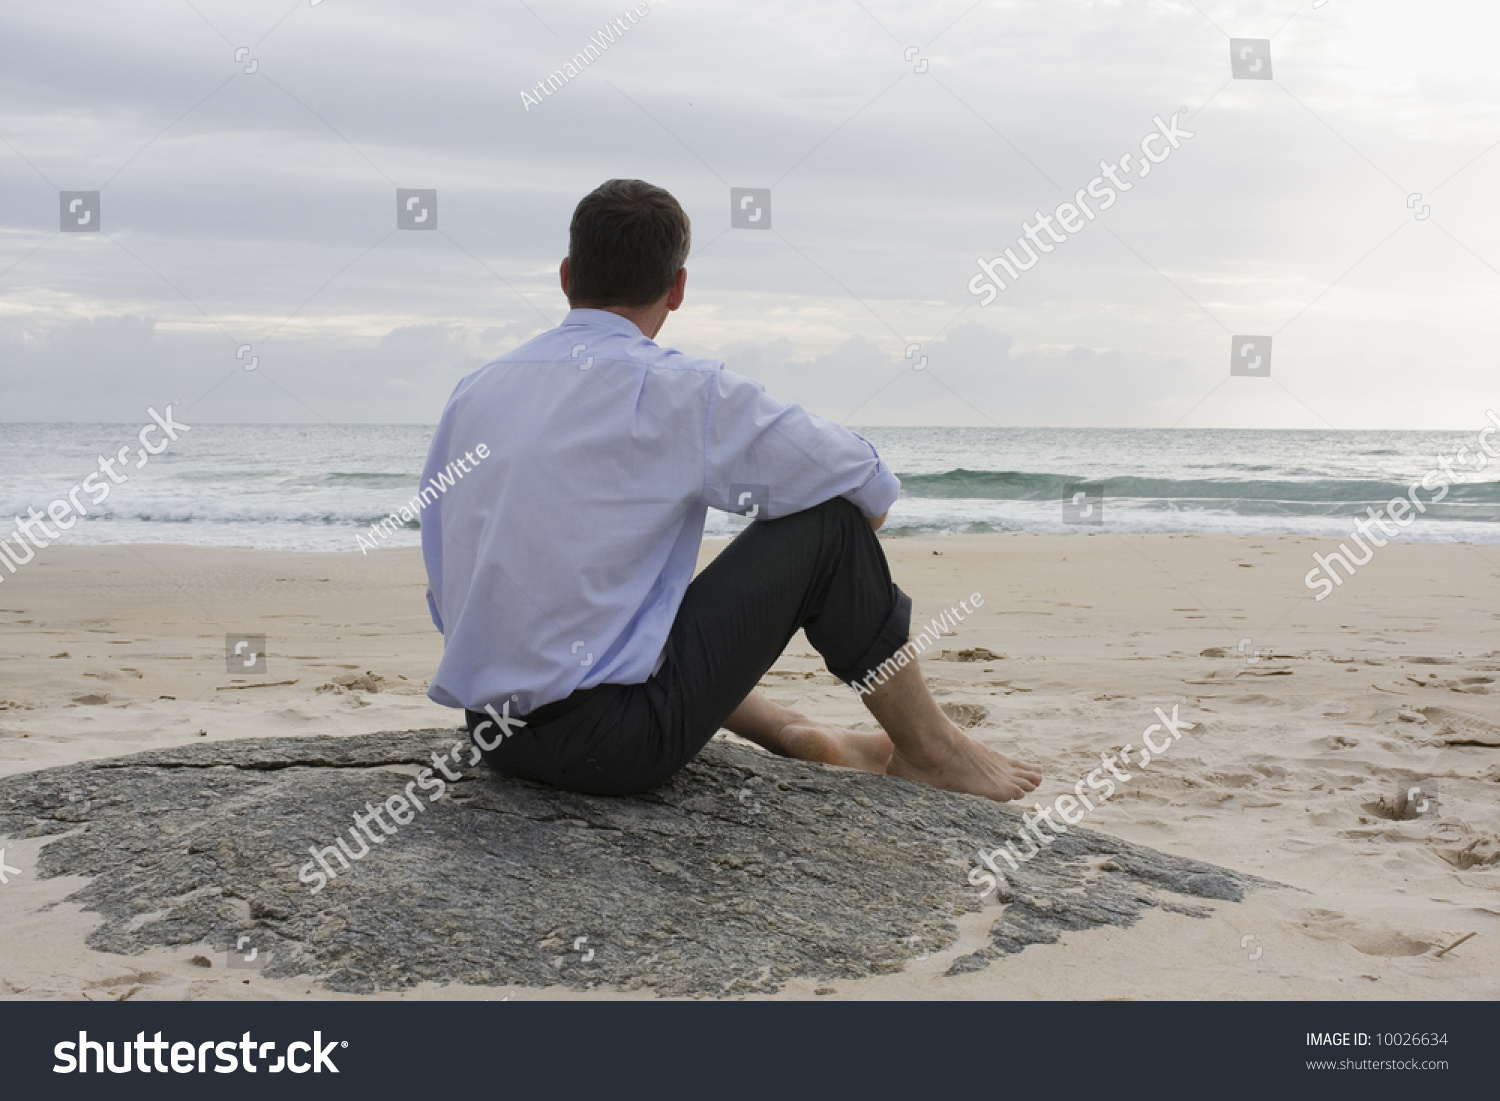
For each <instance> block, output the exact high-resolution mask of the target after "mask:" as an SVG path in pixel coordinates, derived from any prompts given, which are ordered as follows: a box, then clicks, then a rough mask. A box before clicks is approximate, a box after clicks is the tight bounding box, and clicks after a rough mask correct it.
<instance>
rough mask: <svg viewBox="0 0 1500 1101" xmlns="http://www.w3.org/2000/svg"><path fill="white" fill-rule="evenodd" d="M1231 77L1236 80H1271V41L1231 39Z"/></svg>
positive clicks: (1262, 39)
mask: <svg viewBox="0 0 1500 1101" xmlns="http://www.w3.org/2000/svg"><path fill="white" fill-rule="evenodd" d="M1229 75H1230V76H1232V77H1233V78H1234V79H1235V80H1270V79H1271V40H1270V39H1269V38H1231V39H1230V40H1229Z"/></svg>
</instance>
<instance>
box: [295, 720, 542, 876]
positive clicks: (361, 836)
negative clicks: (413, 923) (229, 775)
mask: <svg viewBox="0 0 1500 1101" xmlns="http://www.w3.org/2000/svg"><path fill="white" fill-rule="evenodd" d="M484 709H485V711H486V712H487V713H488V714H489V716H490V717H489V718H488V719H486V720H485V721H484V722H482V723H480V724H479V725H478V726H476V727H475V728H474V732H473V735H472V740H471V741H470V742H469V743H467V744H466V743H464V742H462V741H456V742H454V743H453V745H452V747H451V748H449V750H448V752H447V753H438V752H436V751H434V752H433V754H432V768H424V769H423V770H422V771H421V772H419V773H417V777H416V779H414V780H409V781H407V783H406V787H405V788H404V789H403V790H402V791H400V792H397V793H395V794H393V795H391V796H390V797H389V798H387V799H386V800H385V801H384V802H382V803H381V804H380V805H379V806H376V805H375V804H373V803H366V804H365V813H364V814H360V813H359V812H358V811H355V812H354V825H352V826H350V827H349V836H350V838H351V839H352V840H353V841H354V844H355V845H357V846H358V847H359V851H358V852H355V851H354V846H351V845H349V844H347V843H346V842H345V841H344V838H343V835H342V834H340V835H339V836H337V837H335V838H334V841H335V842H337V845H338V847H337V848H335V847H334V846H333V845H327V846H325V847H323V848H321V849H319V848H318V847H317V846H316V845H309V846H308V847H307V851H308V853H310V854H311V855H312V859H311V860H309V861H308V862H307V863H306V864H304V865H302V867H301V868H299V869H298V871H297V878H298V879H299V880H301V881H302V882H303V883H306V884H307V886H308V889H309V890H310V891H311V892H312V893H313V894H317V893H318V892H319V891H321V890H323V888H324V887H327V886H328V881H329V880H331V879H337V878H338V877H339V876H338V872H336V871H334V869H333V865H332V864H331V863H330V862H329V857H332V858H333V859H334V860H337V861H338V863H339V870H340V871H345V872H347V871H349V869H350V867H351V866H352V865H351V861H359V860H363V859H364V858H365V857H367V856H369V855H370V852H371V846H376V845H384V844H385V841H386V838H387V837H394V836H395V835H396V834H397V833H399V832H400V828H401V827H402V826H409V825H411V823H412V822H413V821H415V820H416V817H417V815H419V814H425V813H426V812H427V807H426V806H425V805H424V804H423V802H422V800H423V798H424V797H425V798H426V800H427V803H436V802H437V801H438V800H439V799H441V798H442V797H443V795H444V794H445V793H446V792H447V790H448V785H449V784H451V783H456V782H457V781H459V780H462V779H463V773H462V772H460V771H457V770H455V769H452V768H450V767H448V766H449V763H450V762H452V763H454V764H457V763H458V760H459V754H460V753H462V752H463V750H464V749H465V748H466V745H467V748H468V750H469V763H468V767H469V768H473V767H474V766H475V765H477V764H478V763H479V760H480V750H484V751H485V752H488V751H490V750H492V749H494V748H495V747H496V746H498V745H499V744H500V743H501V742H502V741H504V740H505V739H506V738H508V737H510V736H511V735H512V734H514V733H515V732H516V730H517V729H519V728H520V727H523V726H525V725H526V723H525V722H524V721H522V720H521V719H518V718H515V717H513V716H512V715H511V713H510V701H509V700H506V701H505V704H504V706H503V707H502V708H501V709H500V710H499V711H498V712H497V711H496V710H495V708H494V705H493V704H485V706H484ZM492 726H493V727H496V728H497V731H498V732H497V733H496V734H495V735H494V736H493V737H492V738H488V739H487V738H486V737H485V731H486V730H487V729H488V728H489V727H492ZM476 743H477V744H476ZM434 771H436V772H439V773H441V774H442V778H441V779H439V778H438V776H436V775H434ZM417 788H421V789H422V792H423V793H424V795H419V794H418V793H417V791H416V789H417ZM427 792H431V793H432V794H430V795H425V793H427ZM382 812H384V813H382ZM387 814H388V815H390V818H391V824H388V823H387V822H386V820H385V815H387ZM372 822H373V823H375V824H376V825H378V826H379V827H380V832H379V833H376V832H375V831H374V830H373V829H371V828H370V824H371V823H372Z"/></svg>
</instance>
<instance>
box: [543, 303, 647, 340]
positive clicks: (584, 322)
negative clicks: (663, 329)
mask: <svg viewBox="0 0 1500 1101" xmlns="http://www.w3.org/2000/svg"><path fill="white" fill-rule="evenodd" d="M570 325H578V326H587V327H588V328H591V329H608V330H609V331H611V332H616V333H625V334H626V335H627V336H645V335H646V334H645V333H643V332H641V330H640V329H638V328H636V324H635V322H634V321H631V320H630V319H629V318H625V317H621V316H620V315H619V314H617V313H611V312H610V311H608V310H591V309H577V310H569V311H568V315H567V316H566V317H564V318H563V320H562V327H564V328H566V327H567V326H570Z"/></svg>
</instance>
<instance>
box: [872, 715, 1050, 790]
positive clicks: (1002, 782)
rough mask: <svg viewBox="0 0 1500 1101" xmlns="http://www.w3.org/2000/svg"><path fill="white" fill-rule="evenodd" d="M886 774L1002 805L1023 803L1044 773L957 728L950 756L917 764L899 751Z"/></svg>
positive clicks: (941, 755)
mask: <svg viewBox="0 0 1500 1101" xmlns="http://www.w3.org/2000/svg"><path fill="white" fill-rule="evenodd" d="M886 772H888V773H889V774H890V775H892V776H899V777H901V778H902V779H903V780H915V781H917V782H918V783H920V784H929V785H931V786H932V787H935V788H942V789H943V790H944V791H956V792H961V793H963V794H965V795H982V796H984V797H985V798H986V799H993V800H995V801H996V802H998V803H1004V802H1008V801H1009V800H1011V799H1019V798H1021V797H1022V796H1023V795H1025V794H1026V793H1027V792H1029V791H1035V790H1036V788H1037V785H1039V784H1040V783H1041V782H1042V770H1041V769H1039V768H1037V767H1036V765H1033V764H1030V763H1029V762H1026V761H1018V760H1016V759H1015V758H1014V757H1007V756H1006V755H1005V754H1003V753H997V752H995V751H994V750H993V749H990V748H989V747H988V746H985V745H981V744H980V743H978V742H976V741H975V740H974V739H973V738H970V737H969V736H968V735H966V734H965V733H964V732H963V731H961V730H959V729H958V728H957V727H954V728H953V741H952V743H951V744H950V748H949V750H948V752H947V753H946V755H943V754H935V755H934V756H933V757H932V758H930V759H927V760H922V761H916V760H912V759H910V758H907V757H903V756H902V755H901V751H900V750H899V749H898V750H896V751H894V753H892V755H891V760H890V763H889V764H888V765H887V766H886Z"/></svg>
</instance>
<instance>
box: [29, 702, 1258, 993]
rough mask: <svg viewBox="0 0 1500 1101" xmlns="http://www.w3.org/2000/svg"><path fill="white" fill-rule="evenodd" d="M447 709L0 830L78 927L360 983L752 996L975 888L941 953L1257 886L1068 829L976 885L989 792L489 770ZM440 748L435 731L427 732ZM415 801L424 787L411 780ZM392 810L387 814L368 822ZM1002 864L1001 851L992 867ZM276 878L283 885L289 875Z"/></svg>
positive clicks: (142, 766)
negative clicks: (574, 790)
mask: <svg viewBox="0 0 1500 1101" xmlns="http://www.w3.org/2000/svg"><path fill="white" fill-rule="evenodd" d="M459 736H460V732H456V731H453V730H422V731H408V732H401V733H383V734H375V735H369V736H363V737H354V738H330V737H321V738H298V739H291V738H276V739H262V740H255V741H239V742H224V743H219V744H214V745H197V746H188V747H184V748H180V749H173V750H167V751H162V752H151V753H141V754H136V755H134V756H131V757H123V758H115V759H112V760H105V761H91V762H86V763H83V764H79V765H73V766H69V767H65V768H54V769H49V770H46V771H43V772H36V773H26V774H22V775H18V776H12V777H9V778H6V779H3V780H0V834H8V835H10V836H12V837H39V836H52V837H55V840H53V841H51V842H50V843H49V844H48V845H47V846H46V847H45V848H44V849H43V850H42V853H41V856H40V858H39V861H38V874H39V875H40V876H42V877H44V878H48V877H52V876H57V875H84V876H90V877H92V880H91V882H90V883H89V884H88V885H87V886H85V887H83V888H81V889H80V890H79V891H77V892H75V893H74V894H73V895H72V896H71V899H70V900H71V901H73V902H76V903H78V904H80V905H81V906H82V907H83V908H84V909H86V910H89V911H92V912H96V913H97V914H98V915H99V916H100V918H101V922H100V925H99V927H98V928H97V929H96V930H95V931H94V932H93V933H92V934H91V936H90V938H89V943H90V945H91V946H92V947H94V948H96V949H100V950H102V951H108V952H118V953H123V954H131V953H134V952H138V951H141V950H143V949H146V948H148V947H152V946H170V945H196V944H204V943H206V944H211V945H214V946H215V947H216V948H217V949H220V950H226V951H227V950H228V949H230V948H231V947H232V946H234V945H235V944H236V943H239V942H240V938H242V937H243V938H247V939H246V940H245V942H244V943H247V944H250V945H253V946H255V948H256V949H257V950H258V953H259V955H258V957H257V958H258V961H259V962H258V966H260V967H261V969H262V973H263V974H265V975H266V976H267V977H280V976H293V975H296V976H306V977H308V978H312V979H315V980H316V981H318V982H321V983H323V984H325V985H326V986H327V987H328V988H331V989H335V990H341V991H350V992H366V993H367V992H372V991H375V990H382V989H386V990H389V989H393V988H399V987H403V986H410V985H412V984H415V983H417V982H421V981H424V980H429V981H433V982H455V983H469V984H477V985H500V984H518V985H526V986H545V985H552V984H558V983H561V984H565V985H568V986H573V987H591V986H596V985H600V984H606V985H609V986H614V987H619V988H623V989H627V990H643V989H649V990H651V991H654V992H656V993H659V994H662V995H687V996H713V997H726V996H736V995H740V994H747V993H770V992H774V991H775V990H777V989H779V988H780V987H781V986H782V985H783V984H784V983H785V982H786V981H787V980H788V979H791V978H794V977H798V978H804V979H808V980H826V979H854V978H859V977H861V976H866V975H871V974H876V973H882V972H891V971H899V970H900V969H901V968H902V967H903V965H904V962H905V961H906V960H907V959H911V958H915V957H917V956H918V955H925V954H926V953H928V952H936V951H941V950H942V949H944V948H946V947H948V946H949V945H951V944H952V943H953V942H954V940H955V939H956V936H957V930H956V927H955V926H954V924H953V918H954V917H955V916H957V915H959V914H961V913H963V912H964V911H975V910H978V909H980V908H981V906H983V907H985V908H988V909H989V910H991V911H993V912H994V913H995V914H996V915H997V917H996V920H995V922H994V924H993V927H992V930H991V943H990V944H989V945H988V946H987V947H985V948H984V949H982V950H980V951H978V952H974V953H971V954H969V955H966V956H963V957H961V958H959V959H958V960H957V961H956V962H955V963H953V965H952V966H951V967H950V969H949V974H960V973H964V972H968V971H974V970H978V969H980V968H982V967H986V966H988V965H989V964H990V962H991V961H992V960H995V959H999V958H1001V957H1003V956H1005V955H1007V954H1010V953H1014V952H1020V951H1022V950H1023V949H1024V948H1026V947H1027V946H1028V945H1032V944H1043V943H1050V942H1053V941H1056V940H1057V938H1058V935H1059V933H1061V932H1063V931H1067V930H1085V929H1088V928H1091V927H1095V926H1100V925H1114V926H1128V925H1131V924H1133V923H1134V922H1135V921H1136V920H1137V919H1138V917H1139V916H1140V914H1141V913H1142V911H1143V910H1145V909H1147V908H1149V907H1163V908H1166V909H1171V910H1174V911H1177V912H1182V913H1188V914H1191V915H1193V916H1199V917H1203V916H1207V915H1208V914H1209V913H1211V912H1212V908H1211V907H1209V906H1205V905H1203V902H1204V901H1205V900H1215V901H1228V902H1238V901H1239V900H1241V899H1242V898H1243V896H1244V892H1245V891H1247V890H1250V889H1254V888H1256V887H1264V886H1274V884H1269V883H1267V882H1266V881H1264V880H1259V879H1256V878H1254V877H1251V876H1246V875H1240V874H1238V873H1235V872H1231V871H1226V870H1224V869H1221V868H1216V867H1213V866H1211V865H1206V864H1200V863H1197V862H1194V861H1191V860H1184V859H1181V858H1178V857H1173V856H1167V855H1165V854H1162V853H1159V852H1155V851H1153V850H1150V849H1145V848H1141V847H1139V846H1135V845H1130V844H1127V843H1125V842H1123V841H1120V840H1117V839H1115V838H1112V837H1108V836H1106V835H1103V834H1098V833H1094V832H1092V831H1089V830H1085V829H1079V828H1077V827H1075V828H1073V829H1072V830H1071V831H1070V832H1069V833H1068V834H1067V835H1066V836H1064V837H1060V838H1058V839H1057V840H1056V841H1055V842H1054V843H1053V844H1052V845H1051V846H1045V847H1043V848H1042V850H1041V852H1040V854H1039V855H1038V856H1037V857H1036V858H1035V859H1033V860H1031V861H1030V862H1029V863H1026V864H1023V865H1022V866H1021V868H1020V870H1019V871H1015V872H1011V873H1010V874H1009V877H1008V878H1009V882H1008V883H1007V884H1005V885H1003V886H1002V887H1001V889H1000V891H999V892H998V894H999V895H1000V896H1001V897H1002V898H1004V899H1005V900H1006V901H1005V904H1004V906H1003V909H1002V907H1001V906H1000V905H998V904H997V901H996V898H995V896H991V897H990V898H988V899H984V900H981V899H980V897H979V890H978V889H977V888H976V887H974V886H972V885H971V884H970V883H969V882H968V875H969V872H970V870H971V869H973V868H974V867H976V864H977V861H976V856H975V853H976V850H978V849H980V848H983V849H984V850H986V851H988V850H991V849H993V848H995V847H996V846H997V845H1000V844H1002V843H1003V842H1004V841H1005V840H1006V839H1007V838H1013V837H1015V836H1016V833H1017V827H1018V825H1019V820H1020V819H1019V814H1018V813H1017V812H1016V811H1015V810H1012V809H1010V808H1008V807H1004V806H1000V805H997V804H994V803H989V802H987V801H984V800H981V799H977V798H970V797H964V796H953V795H948V794H946V793H943V792H939V791H935V790H933V789H930V788H925V787H921V786H918V785H915V784H909V783H905V782H903V781H898V780H893V779H890V778H886V777H877V776H869V775H865V774H863V773H857V772H851V771H847V770H843V769H829V768H823V767H820V766H815V765H808V764H804V763H802V762H797V761H789V760H783V759H781V758H777V757H772V756H770V755H768V754H765V753H760V752H756V751H752V750H748V749H744V748H741V747H738V746H733V745H729V744H725V743H722V742H713V743H710V745H709V746H708V747H707V748H706V749H705V750H704V752H703V753H702V754H700V755H699V757H698V759H697V760H695V761H694V762H693V763H692V764H691V765H690V766H689V767H688V768H687V769H685V770H684V771H683V772H682V773H680V774H679V775H678V776H677V777H676V778H674V779H673V781H672V782H671V783H670V784H668V785H666V786H665V787H663V788H661V789H659V790H657V791H655V792H653V793H651V794H649V795H647V796H643V797H638V798H615V799H609V798H596V797H591V796H582V795H572V794H569V793H566V792H560V791H554V790H551V789H548V788H544V787H539V786H537V785H534V784H528V783H523V782H520V781H514V780H506V779H501V778H499V777H497V776H495V775H494V774H493V773H491V772H489V771H488V770H487V769H486V768H485V767H484V766H483V765H482V764H478V765H475V764H473V763H472V762H471V760H470V750H469V749H468V747H467V744H466V743H464V744H463V747H462V748H458V747H459V745H460V743H459V742H458V741H457V739H458V738H459ZM450 750H451V752H450ZM434 753H438V754H441V755H444V760H445V761H446V762H447V767H448V768H449V769H450V770H451V771H453V772H454V773H457V774H460V775H461V778H460V779H459V780H457V781H452V782H448V783H447V784H446V790H445V791H444V792H443V795H442V797H441V798H437V797H436V794H437V793H436V788H435V780H434V779H433V776H432V775H431V774H428V775H427V784H428V787H426V788H421V787H417V788H413V789H411V790H410V794H411V795H413V796H414V797H415V799H416V800H418V801H419V802H420V805H419V807H418V808H412V807H410V805H409V804H408V805H407V806H406V807H405V808H404V809H403V805H402V803H400V802H396V803H395V806H394V810H393V811H387V812H383V814H382V817H383V819H384V822H385V824H386V827H387V828H388V829H390V830H393V831H394V832H392V833H390V834H389V835H387V834H386V833H385V832H383V830H382V828H381V826H380V825H379V824H377V823H375V822H369V823H368V826H369V829H370V830H371V831H373V833H374V835H375V836H376V837H379V838H380V839H381V840H380V842H379V843H378V844H371V843H368V839H366V842H365V844H367V845H368V855H364V856H363V857H362V858H361V859H357V860H353V861H349V862H348V863H349V867H348V868H347V869H344V868H341V867H340V863H341V861H340V860H339V859H336V858H334V857H332V856H326V857H325V860H326V861H327V862H328V864H329V867H330V868H331V869H332V870H333V871H334V872H335V873H336V876H335V878H333V879H331V880H325V882H326V885H325V886H324V887H323V888H322V889H321V890H318V891H317V892H316V893H314V891H313V888H314V887H316V886H318V880H319V878H324V877H323V874H322V873H321V872H320V871H319V870H318V868H317V865H316V864H313V863H312V857H311V856H310V855H309V846H316V847H317V848H318V849H320V850H321V849H323V848H325V847H327V846H332V845H334V844H335V841H336V839H337V838H338V837H339V836H340V835H342V837H343V840H344V844H345V845H347V846H348V847H349V849H350V851H351V853H352V854H358V853H359V852H360V849H361V845H360V844H357V843H356V842H355V841H354V840H353V839H352V837H351V832H350V831H352V830H353V829H354V826H353V815H354V814H355V813H359V814H361V815H364V814H366V813H367V809H366V805H367V804H369V805H371V806H377V805H380V804H385V803H386V802H387V800H388V799H390V798H391V797H392V796H398V795H399V796H402V798H403V799H405V798H406V794H407V793H408V784H410V783H411V782H412V781H413V780H414V779H416V777H417V776H418V773H419V772H421V770H422V769H423V768H424V767H425V768H428V769H431V768H432V766H433V759H432V757H433V754H434ZM429 797H430V800H431V801H429ZM400 815H406V816H410V817H411V821H410V822H409V823H408V824H405V825H401V824H399V822H394V821H392V819H393V818H394V817H397V816H400ZM1002 866H1003V864H1002ZM299 876H300V878H299Z"/></svg>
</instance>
